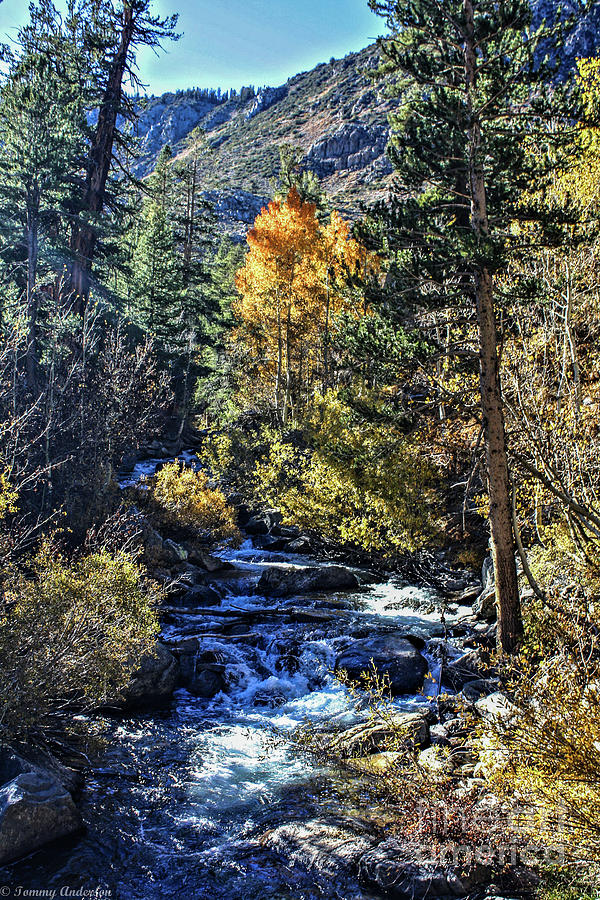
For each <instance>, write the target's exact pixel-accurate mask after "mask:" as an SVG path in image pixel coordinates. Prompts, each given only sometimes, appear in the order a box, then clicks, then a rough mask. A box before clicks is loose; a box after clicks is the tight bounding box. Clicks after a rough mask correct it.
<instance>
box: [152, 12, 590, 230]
mask: <svg viewBox="0 0 600 900" xmlns="http://www.w3.org/2000/svg"><path fill="white" fill-rule="evenodd" d="M578 2H579V0H566V4H565V8H566V10H567V12H568V13H570V14H572V13H574V12H575V13H576V12H577V10H576V4H577V3H578ZM532 3H533V7H534V20H535V21H536V22H538V23H539V22H541V20H542V19H543V18H545V17H546V18H547V17H549V16H552V15H553V14H554V11H555V9H556V0H532ZM599 35H600V0H599V2H595V3H593V4H592V6H591V8H590V9H589V10H588V11H587V12H586V13H585V15H583V14H580V15H579V16H578V17H577V24H576V27H575V29H574V30H573V32H572V33H571V35H570V37H569V38H568V40H567V43H566V46H565V51H564V53H563V54H561V71H562V73H563V74H566V73H567V72H568V71H570V70H571V69H572V67H573V64H574V60H575V58H576V57H577V56H589V55H593V54H594V53H596V52H597V50H598V47H599V46H600V37H599ZM377 61H378V52H377V48H376V47H375V45H371V46H369V47H366V48H365V49H364V50H361V51H360V52H358V53H350V54H348V55H347V56H346V57H344V58H343V59H331V60H330V61H329V62H328V63H321V64H320V65H318V66H316V67H315V68H314V69H311V70H310V71H309V72H302V73H300V74H299V75H295V76H294V77H293V78H290V79H289V80H288V81H287V82H286V83H285V84H284V85H281V86H279V87H263V88H260V89H258V90H255V88H253V87H244V88H242V89H241V90H240V91H239V92H237V91H231V92H227V93H225V94H222V93H221V92H220V91H212V90H199V89H193V90H188V91H179V92H177V93H176V94H164V95H163V96H162V97H152V98H149V99H147V100H146V101H145V104H144V108H143V110H142V112H141V116H140V120H139V124H138V136H139V138H140V141H141V158H140V163H139V167H138V174H141V175H143V174H146V173H148V172H149V171H151V169H152V167H153V165H154V163H155V161H156V159H157V157H158V154H159V153H160V150H161V149H162V147H163V146H164V145H165V144H167V143H168V144H170V145H171V147H172V149H173V150H174V151H175V152H176V153H180V154H185V152H186V150H185V138H186V137H187V135H189V133H190V132H191V131H192V130H193V129H194V128H196V127H200V128H202V129H203V130H204V131H205V132H206V135H207V137H208V141H209V144H210V147H211V153H210V154H209V155H208V157H207V159H206V162H205V166H204V171H203V173H202V178H203V182H204V185H205V191H206V196H207V198H208V199H210V200H211V202H213V203H214V205H215V209H216V212H217V216H218V220H219V222H220V224H221V227H222V229H223V230H224V231H226V232H228V233H230V234H233V235H237V236H239V237H243V236H244V235H245V233H246V231H247V228H248V225H249V224H251V223H252V221H253V220H254V218H255V216H256V215H257V213H258V212H259V211H260V208H261V206H262V205H263V204H264V203H265V202H266V201H267V200H268V199H269V198H270V197H271V196H272V193H273V186H274V183H275V181H276V178H277V175H278V173H279V147H280V145H281V144H291V145H293V146H295V147H298V148H300V149H301V150H302V152H303V155H304V156H303V164H304V165H305V166H306V167H307V168H310V169H311V170H312V171H314V172H315V173H316V174H317V175H318V176H319V178H320V179H321V181H322V184H323V188H324V189H325V191H326V192H327V194H328V195H329V197H330V198H331V201H332V204H333V205H334V206H335V207H337V208H338V209H340V210H341V211H342V212H345V213H346V214H347V215H350V216H353V215H355V214H356V213H357V212H358V210H359V209H360V207H361V205H362V204H364V203H370V202H372V201H373V200H375V199H377V198H378V197H381V196H383V195H385V194H386V193H387V189H388V185H389V181H390V176H391V167H390V163H389V161H388V159H387V157H386V154H385V147H386V143H387V139H388V135H389V128H388V122H387V116H388V113H389V111H390V108H391V101H390V100H389V99H388V98H387V97H386V95H385V88H384V86H383V85H382V84H381V83H379V82H376V81H374V80H373V79H372V78H371V77H370V75H372V73H373V70H374V69H375V68H376V66H377Z"/></svg>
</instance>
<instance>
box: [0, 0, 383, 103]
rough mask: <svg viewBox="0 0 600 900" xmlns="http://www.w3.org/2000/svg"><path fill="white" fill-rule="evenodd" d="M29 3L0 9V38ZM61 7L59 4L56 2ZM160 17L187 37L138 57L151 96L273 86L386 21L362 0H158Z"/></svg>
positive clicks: (7, 3) (372, 34)
mask: <svg viewBox="0 0 600 900" xmlns="http://www.w3.org/2000/svg"><path fill="white" fill-rule="evenodd" d="M27 5H28V3H27V0H3V2H1V3H0V40H6V36H7V35H8V36H9V37H10V36H11V35H12V36H14V35H15V34H16V28H17V27H18V26H19V25H21V24H23V22H24V21H26V19H27ZM55 5H56V6H58V8H61V5H62V4H61V0H55ZM153 6H154V9H155V10H156V11H157V12H158V13H160V14H163V15H166V14H168V13H172V12H179V31H182V32H184V34H183V37H182V38H181V40H180V41H179V43H177V44H171V45H170V47H168V48H167V49H168V51H169V52H168V53H166V54H164V53H161V54H160V56H158V57H156V56H155V55H154V54H153V53H152V52H150V51H145V52H143V53H141V54H140V56H139V60H138V61H139V67H140V73H141V75H142V77H143V79H144V81H145V82H147V83H148V84H149V88H148V90H149V92H150V93H156V94H160V93H163V92H164V91H171V90H176V89H177V88H186V87H196V86H197V87H215V88H216V87H221V88H223V89H227V88H231V87H235V88H239V87H241V86H242V85H245V84H254V85H255V86H259V85H262V84H270V85H278V84H281V83H283V82H284V81H286V80H287V78H289V77H290V75H295V74H296V73H297V72H301V71H304V70H306V69H311V68H312V67H313V66H314V65H316V64H317V63H319V62H326V61H328V60H329V59H330V58H331V57H332V56H335V57H340V56H344V55H345V54H346V53H348V52H349V51H351V50H360V49H361V48H362V47H365V46H366V45H367V44H369V43H371V42H372V41H373V40H374V39H375V38H376V37H377V36H378V35H379V34H381V33H383V31H384V30H385V29H384V26H385V23H384V21H383V19H380V18H378V17H377V16H375V15H374V14H373V13H372V12H370V10H369V8H368V6H367V0H155V2H154V4H153Z"/></svg>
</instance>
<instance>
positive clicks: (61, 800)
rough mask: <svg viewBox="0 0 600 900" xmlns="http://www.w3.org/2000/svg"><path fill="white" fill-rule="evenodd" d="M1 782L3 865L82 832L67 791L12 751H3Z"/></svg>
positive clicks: (0, 858)
mask: <svg viewBox="0 0 600 900" xmlns="http://www.w3.org/2000/svg"><path fill="white" fill-rule="evenodd" d="M0 780H1V782H2V785H1V787H0V865H4V864H5V863H7V862H10V861H11V860H14V859H18V858H19V857H21V856H25V855H26V854H28V853H32V852H33V851H34V850H37V849H38V848H39V847H42V846H43V845H44V844H47V843H48V842H49V841H54V840H57V839H58V838H62V837H66V836H67V835H69V834H74V833H76V832H77V831H80V830H81V828H82V821H81V817H80V815H79V812H78V811H77V807H76V806H75V804H74V802H73V798H72V797H71V794H70V793H69V791H68V790H67V789H66V787H64V785H63V784H61V782H60V781H59V780H58V778H56V777H55V776H54V775H52V774H51V773H50V772H48V771H46V770H44V769H42V768H40V767H38V766H36V765H34V764H33V763H30V762H28V761H27V760H25V759H23V758H22V757H20V756H19V755H18V754H16V753H14V752H13V751H12V750H10V749H9V748H1V749H0Z"/></svg>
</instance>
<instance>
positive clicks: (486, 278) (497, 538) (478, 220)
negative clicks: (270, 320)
mask: <svg viewBox="0 0 600 900" xmlns="http://www.w3.org/2000/svg"><path fill="white" fill-rule="evenodd" d="M463 10H464V15H465V42H464V65H465V82H466V90H467V98H468V105H469V110H468V112H469V117H470V121H469V135H468V139H469V181H470V198H471V228H472V230H473V232H474V233H475V235H476V236H477V238H478V241H479V242H483V241H485V240H486V239H487V237H488V235H489V223H488V216H487V197H486V187H485V176H484V170H483V162H482V152H481V128H480V123H479V120H478V118H477V113H476V110H475V102H474V101H475V91H476V81H477V57H476V43H475V27H474V15H473V3H472V0H463ZM475 296H476V303H477V320H478V325H479V361H480V373H479V384H480V391H481V410H482V414H483V428H484V437H485V456H486V465H487V476H488V491H489V507H490V511H489V519H490V531H491V537H492V559H493V562H494V574H495V585H496V606H497V610H498V634H497V640H498V644H499V646H500V648H501V649H502V651H503V652H504V653H513V652H514V651H515V649H516V647H517V645H518V643H519V640H520V638H521V636H522V633H523V623H522V619H521V604H520V598H519V584H518V580H517V567H516V563H515V540H514V535H513V530H512V497H511V485H510V479H509V473H508V459H507V453H506V433H505V427H504V409H503V403H502V392H501V387H500V369H499V360H498V339H497V330H496V316H495V309H494V287H493V278H492V274H491V272H490V270H489V268H488V266H487V265H485V263H482V262H478V264H477V266H476V270H475Z"/></svg>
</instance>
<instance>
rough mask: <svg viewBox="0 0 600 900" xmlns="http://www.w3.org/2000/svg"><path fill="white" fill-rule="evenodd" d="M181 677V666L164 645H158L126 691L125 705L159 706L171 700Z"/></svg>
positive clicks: (144, 660) (145, 659)
mask: <svg viewBox="0 0 600 900" xmlns="http://www.w3.org/2000/svg"><path fill="white" fill-rule="evenodd" d="M178 675H179V664H178V662H177V660H176V659H175V657H174V656H173V654H172V653H171V651H170V650H168V649H167V647H165V645H164V644H161V643H157V644H156V649H155V652H154V653H151V654H148V655H147V656H146V657H145V658H144V659H143V660H142V663H141V665H140V667H139V669H138V670H137V671H136V672H135V674H134V675H133V677H132V679H131V682H130V683H129V685H128V687H127V688H126V690H125V691H124V694H123V705H124V706H125V707H126V708H132V707H137V706H158V705H160V704H162V703H166V702H167V701H168V700H170V698H171V696H172V694H173V691H174V690H175V686H176V684H177V679H178Z"/></svg>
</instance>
